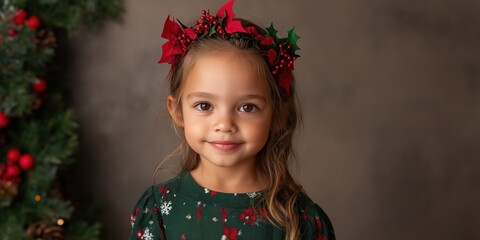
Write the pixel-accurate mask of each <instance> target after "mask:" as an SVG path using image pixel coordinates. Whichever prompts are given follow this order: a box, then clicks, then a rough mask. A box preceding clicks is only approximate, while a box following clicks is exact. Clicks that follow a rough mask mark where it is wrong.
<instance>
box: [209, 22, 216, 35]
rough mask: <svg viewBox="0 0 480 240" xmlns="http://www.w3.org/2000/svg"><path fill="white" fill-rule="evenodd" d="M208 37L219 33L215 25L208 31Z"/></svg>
mask: <svg viewBox="0 0 480 240" xmlns="http://www.w3.org/2000/svg"><path fill="white" fill-rule="evenodd" d="M208 33H209V34H208V36H209V37H211V36H212V35H213V34H215V33H217V30H216V28H215V25H213V26H211V27H210V30H209V31H208Z"/></svg>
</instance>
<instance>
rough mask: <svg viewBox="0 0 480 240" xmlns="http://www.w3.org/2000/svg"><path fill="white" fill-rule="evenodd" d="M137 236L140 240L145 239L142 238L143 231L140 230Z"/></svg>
mask: <svg viewBox="0 0 480 240" xmlns="http://www.w3.org/2000/svg"><path fill="white" fill-rule="evenodd" d="M135 235H137V237H138V238H140V239H143V237H142V236H143V231H142V230H140V229H139V230H138V231H137V232H136V233H135Z"/></svg>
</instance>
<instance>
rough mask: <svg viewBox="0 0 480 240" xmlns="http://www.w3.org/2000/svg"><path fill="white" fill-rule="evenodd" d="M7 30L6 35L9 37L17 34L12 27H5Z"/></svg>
mask: <svg viewBox="0 0 480 240" xmlns="http://www.w3.org/2000/svg"><path fill="white" fill-rule="evenodd" d="M7 31H8V36H9V37H12V38H13V37H15V36H17V35H18V31H17V30H15V29H13V28H12V27H7Z"/></svg>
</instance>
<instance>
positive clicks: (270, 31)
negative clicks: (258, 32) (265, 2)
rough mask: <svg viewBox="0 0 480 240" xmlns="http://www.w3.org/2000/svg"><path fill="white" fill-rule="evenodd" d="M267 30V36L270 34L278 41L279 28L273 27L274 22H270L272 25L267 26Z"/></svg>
mask: <svg viewBox="0 0 480 240" xmlns="http://www.w3.org/2000/svg"><path fill="white" fill-rule="evenodd" d="M266 30H267V35H266V36H270V37H273V39H275V43H277V42H278V37H277V32H278V31H277V29H275V28H274V27H273V22H272V23H270V27H268V28H266Z"/></svg>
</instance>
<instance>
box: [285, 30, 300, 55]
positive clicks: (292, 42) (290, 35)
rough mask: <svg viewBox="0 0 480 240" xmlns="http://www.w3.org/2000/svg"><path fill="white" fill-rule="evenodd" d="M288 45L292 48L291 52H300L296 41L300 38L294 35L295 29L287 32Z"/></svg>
mask: <svg viewBox="0 0 480 240" xmlns="http://www.w3.org/2000/svg"><path fill="white" fill-rule="evenodd" d="M287 38H288V44H289V45H290V46H292V51H293V52H294V53H295V51H297V50H300V48H299V47H298V45H297V41H298V39H300V37H299V36H298V35H297V34H296V33H295V27H294V28H292V29H290V30H288V37H287Z"/></svg>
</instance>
